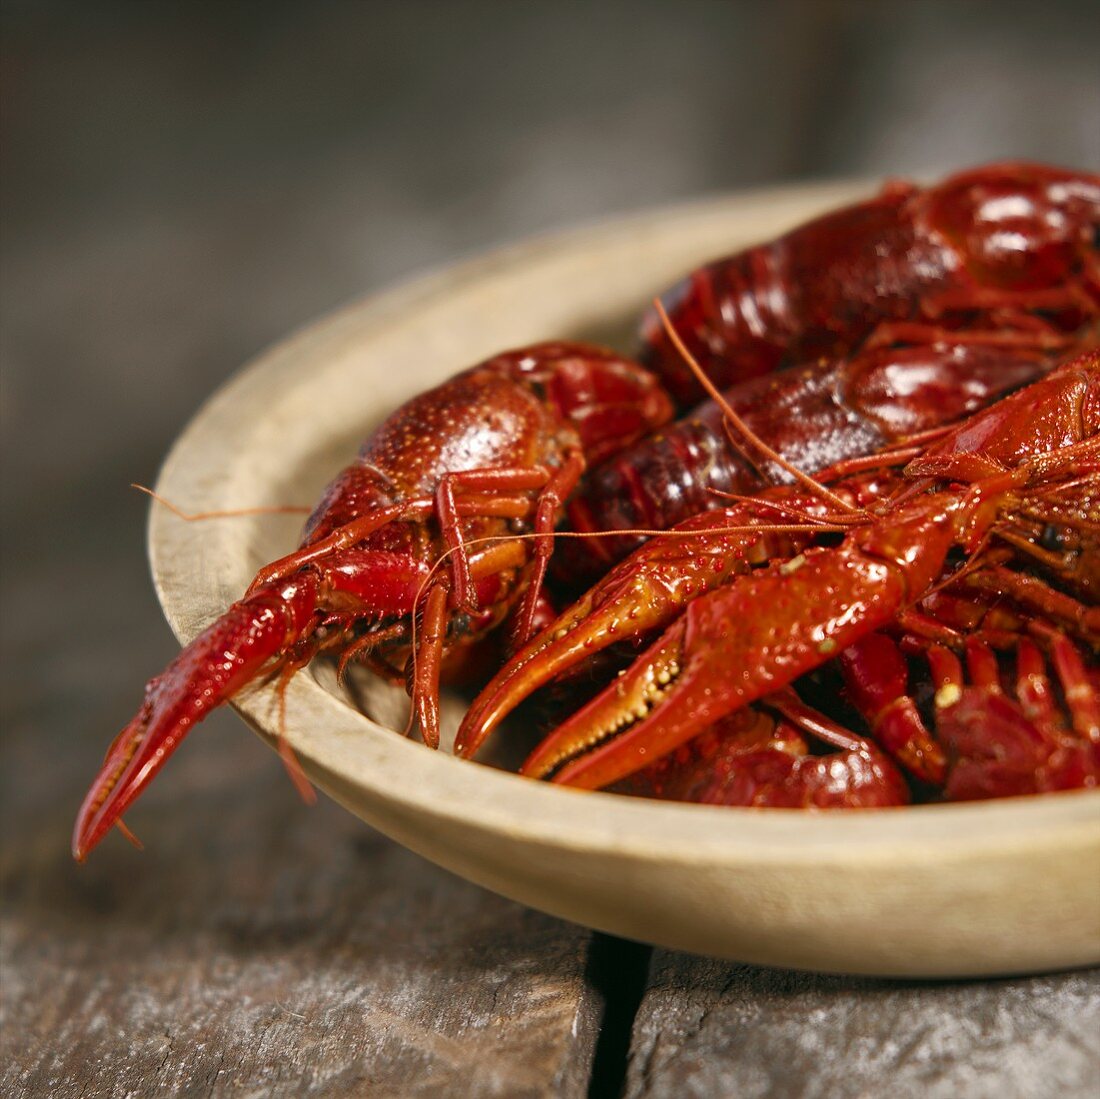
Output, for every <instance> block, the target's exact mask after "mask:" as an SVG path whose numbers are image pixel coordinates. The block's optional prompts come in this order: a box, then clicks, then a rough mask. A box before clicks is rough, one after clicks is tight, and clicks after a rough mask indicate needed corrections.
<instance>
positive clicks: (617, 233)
mask: <svg viewBox="0 0 1100 1099" xmlns="http://www.w3.org/2000/svg"><path fill="white" fill-rule="evenodd" d="M870 189H871V188H870V187H869V186H868V185H859V186H857V185H851V184H845V185H829V186H815V187H799V188H788V189H781V190H770V191H767V192H762V193H756V194H746V195H740V196H734V197H732V198H729V197H727V198H721V199H715V200H710V201H705V202H700V203H697V204H694V205H690V206H684V207H679V208H675V209H671V210H665V211H660V212H657V213H653V214H645V215H640V216H634V217H629V218H623V219H620V220H617V221H614V222H611V223H609V224H606V225H602V226H597V227H594V228H585V229H580V230H577V231H572V232H568V233H560V234H555V235H553V236H547V237H543V238H540V239H535V240H532V241H528V242H525V243H522V244H519V245H516V246H513V247H509V248H506V249H503V250H501V251H498V252H495V253H493V254H491V255H489V256H487V257H485V258H483V259H478V260H474V261H472V262H468V263H464V264H461V265H459V266H456V267H453V268H451V269H448V270H445V271H443V272H441V273H439V274H435V275H432V276H429V277H427V278H422V279H420V280H419V281H417V282H414V283H412V284H411V285H408V286H405V287H402V288H400V289H398V290H395V291H393V292H391V293H388V294H384V295H382V296H380V297H376V298H372V299H370V300H368V301H365V302H362V303H360V304H356V305H353V306H351V307H349V308H346V309H344V310H342V311H341V312H338V313H336V314H334V315H333V316H330V317H328V318H326V319H324V320H322V321H320V322H318V323H317V324H315V325H313V326H312V327H310V328H308V329H306V330H305V331H303V332H300V333H298V334H296V335H294V336H291V337H290V338H289V339H288V340H286V341H285V342H284V343H282V344H280V345H279V346H277V347H276V348H274V349H273V350H271V351H269V352H268V353H266V354H265V355H263V356H262V357H261V358H260V359H259V360H258V361H256V362H254V363H253V364H252V365H251V366H249V367H248V368H247V369H245V370H244V371H243V372H242V373H241V374H240V375H239V376H238V377H236V378H235V379H234V380H233V381H231V382H230V383H229V384H227V385H226V386H225V387H224V388H222V389H221V390H220V391H219V392H218V393H216V394H215V395H214V396H213V397H212V398H211V399H210V401H209V402H208V403H207V404H206V405H205V407H203V409H202V410H201V411H200V412H199V414H198V415H197V416H196V417H195V419H194V420H193V421H192V423H191V424H190V426H189V427H188V428H187V429H186V430H185V431H184V433H183V434H182V436H181V437H180V439H179V440H178V441H177V443H176V445H175V446H174V448H173V449H172V452H171V454H170V455H169V457H168V459H167V461H166V462H165V465H164V468H163V470H162V473H161V477H160V480H159V483H158V486H157V488H158V491H159V492H160V493H162V494H163V495H164V496H165V497H167V498H168V499H170V500H172V501H174V502H175V503H177V504H179V505H181V506H183V507H185V508H189V509H194V510H213V509H226V508H245V507H256V506H262V505H277V504H279V505H281V504H288V503H304V504H312V503H313V502H314V501H315V500H316V499H317V497H318V495H319V493H320V490H321V489H322V487H323V486H324V485H325V484H326V483H327V481H328V480H329V479H330V477H331V476H332V475H333V474H334V473H335V472H336V471H337V470H338V469H339V468H341V467H342V466H343V465H344V464H345V463H346V462H347V461H348V460H349V459H350V458H351V457H352V455H353V454H354V452H355V450H356V449H357V446H358V444H359V442H360V441H361V440H362V439H363V438H364V437H365V436H366V434H367V433H368V431H369V430H371V429H372V428H373V427H374V426H375V425H377V424H378V423H379V422H380V421H381V420H382V419H384V418H385V417H386V416H387V415H389V413H391V412H392V411H393V410H394V409H395V408H396V407H397V406H398V405H399V404H401V403H402V402H403V401H404V400H406V399H407V398H408V397H410V396H412V395H413V394H414V393H416V392H418V391H420V390H423V389H425V388H427V387H429V386H432V385H434V384H436V383H438V382H440V381H442V380H443V379H444V378H446V377H448V376H449V375H451V374H452V373H454V372H455V371H457V370H459V369H461V368H463V367H465V366H468V365H471V364H473V363H474V362H477V361H478V360H480V359H482V358H483V357H485V356H487V355H489V354H490V353H493V352H496V351H498V350H501V349H503V348H507V347H511V346H517V345H520V344H525V343H529V342H531V341H534V340H539V339H545V338H551V337H591V338H596V339H603V340H605V341H613V342H617V343H619V344H620V346H622V347H623V349H624V350H629V349H630V348H631V347H632V340H631V337H630V332H631V330H632V325H633V321H632V318H636V317H637V316H638V315H639V312H640V310H641V308H642V307H643V305H644V304H645V303H646V302H647V301H648V300H649V299H650V298H651V297H652V296H653V294H654V292H655V291H658V290H660V289H662V288H664V287H665V286H667V285H668V284H669V283H670V282H671V281H672V280H674V279H675V278H677V277H679V276H680V275H681V274H683V273H684V272H686V271H687V270H689V269H690V268H692V267H693V266H695V265H696V264H697V263H698V262H700V261H701V260H704V259H707V258H710V257H713V256H714V255H717V254H722V253H724V252H728V251H732V250H734V249H736V248H739V247H741V246H743V245H745V244H748V243H751V242H753V241H757V240H763V239H766V238H769V237H771V236H773V235H775V234H776V233H777V232H780V231H782V230H784V229H786V228H788V227H790V226H792V225H795V224H797V223H798V222H799V221H801V220H804V219H805V218H807V217H809V216H812V215H814V214H816V213H819V212H821V211H823V210H825V209H828V208H829V207H831V206H834V205H837V204H839V203H843V202H847V201H850V200H852V199H853V198H857V197H860V196H862V195H864V194H866V193H868V192H869V190H870ZM300 523H301V520H300V519H299V518H297V517H293V516H256V517H240V518H233V519H220V520H211V521H208V522H201V523H186V522H182V521H180V520H179V519H177V518H176V517H174V516H173V515H171V514H170V513H169V512H168V511H166V510H165V509H162V508H158V507H154V508H153V510H152V513H151V519H150V524H149V551H150V557H151V561H152V568H153V575H154V579H155V582H156V586H157V591H158V594H159V596H160V599H161V603H162V604H163V606H164V610H165V614H166V615H167V617H168V620H169V622H170V623H171V626H172V628H173V630H174V631H175V633H176V635H177V636H178V637H179V638H180V640H181V641H183V642H186V641H189V640H190V639H191V638H192V637H194V636H195V634H196V633H198V632H199V631H200V630H201V629H202V628H203V627H205V626H206V625H207V624H208V623H209V622H210V621H211V620H213V619H214V618H215V617H216V616H217V615H218V614H219V613H220V612H221V611H222V610H224V608H225V607H226V606H227V605H228V604H229V603H230V602H231V601H232V600H233V599H235V598H237V597H238V596H239V595H240V594H241V593H242V592H243V591H244V589H245V587H246V586H247V585H248V582H249V581H250V579H251V578H252V575H253V573H254V572H255V571H256V569H257V568H258V567H259V566H260V565H262V564H263V563H265V562H266V561H268V560H271V559H273V558H275V557H278V556H280V555H282V554H283V553H285V552H288V551H289V550H290V549H291V548H293V546H294V545H295V544H296V541H297V537H298V530H299V527H300ZM318 663H319V662H318ZM398 694H399V693H398ZM364 696H365V698H366V702H365V705H366V706H367V707H368V709H369V711H370V712H371V713H372V714H373V715H374V716H375V717H376V718H377V719H378V720H370V719H368V718H367V717H366V716H364V714H363V713H362V712H360V710H359V709H357V708H356V706H355V705H353V704H352V701H351V699H350V697H349V696H348V695H347V694H346V693H344V692H343V691H342V690H341V689H340V688H338V687H337V686H336V683H335V678H334V676H333V675H332V672H331V669H330V668H329V667H328V666H327V665H321V666H319V667H317V668H316V670H314V669H310V670H308V671H305V672H302V673H299V674H298V675H297V676H296V677H295V678H294V680H293V682H292V683H291V685H290V688H289V690H288V691H287V695H286V732H287V737H288V739H289V741H290V743H291V745H292V747H293V749H294V751H295V752H296V753H297V756H298V758H299V759H300V760H301V762H302V764H303V766H304V767H305V769H306V771H307V772H308V773H309V775H310V777H311V778H312V779H313V781H314V782H315V783H316V784H317V785H318V786H319V787H320V788H321V789H322V790H324V791H325V792H327V793H328V794H329V795H330V796H332V797H333V798H335V799H336V801H338V802H339V803H340V804H342V805H343V806H345V807H346V808H347V809H348V810H350V811H351V812H352V813H355V814H356V815H358V816H359V817H361V818H362V819H363V820H365V821H367V822H368V823H369V824H371V825H373V826H374V827H376V828H378V829H380V830H381V831H383V832H385V833H386V834H387V835H390V836H392V837H393V838H394V839H396V840H397V841H398V842H400V843H402V844H404V845H406V846H407V847H409V848H411V849H412V850H414V851H417V852H419V853H420V854H422V855H424V856H425V857H426V858H428V859H431V860H432V861H434V862H437V863H439V864H440V865H442V866H445V867H447V868H448V869H450V870H452V871H454V872H455V873H457V874H461V875H462V876H464V877H466V878H469V879H470V880H472V881H475V882H478V883H480V884H481V885H483V886H485V887H487V888H489V889H492V890H495V891H497V892H498V893H502V894H504V895H505V896H508V897H512V898H515V899H516V900H519V901H522V902H524V903H525V904H529V905H532V906H534V907H536V908H541V909H544V910H545V911H547V912H551V913H553V914H555V915H558V916H562V917H565V918H567V919H570V920H574V921H576V922H578V923H582V924H587V925H589V926H591V927H595V928H600V929H602V930H605V931H610V932H614V933H615V934H618V935H624V936H627V937H629V938H634V939H640V940H644V941H648V942H651V943H657V944H660V945H663V946H668V947H673V948H680V949H685V950H690V951H695V952H698V953H703V954H714V955H720V956H723V957H728V958H736V959H739V960H742V961H747V962H757V963H765V964H772V965H783V966H793V967H799V968H806V969H821V970H830V971H845V972H851V973H865V974H880V975H901V976H923V977H933V976H970V975H978V974H1004V973H1023V972H1032V971H1037V970H1049V969H1054V968H1061V967H1068V966H1079V965H1084V964H1088V963H1096V962H1100V792H1096V791H1086V792H1076V793H1068V794H1060V795H1052V796H1046V797H1036V798H1021V799H1011V800H1004V801H998V802H985V803H971V804H961V805H953V806H920V807H915V808H907V809H893V810H863V811H849V812H831V813H828V812H822V813H809V812H799V811H791V810H767V809H764V810H759V809H719V808H711V807H705V806H688V805H680V804H671V803H656V802H651V801H642V800H635V799H631V798H627V797H618V796H614V795H609V794H600V793H585V792H579V791H574V790H569V789H564V788H560V787H556V786H549V785H546V784H542V783H537V782H533V781H529V780H527V779H522V778H519V777H517V776H514V775H512V774H508V773H505V772H503V771H499V770H495V769H493V768H491V767H487V766H482V765H479V764H475V763H469V762H464V761H461V760H457V759H455V758H453V757H452V756H450V755H449V754H447V753H446V752H438V753H437V752H432V751H430V750H428V749H427V748H425V747H423V746H422V745H421V744H419V743H416V742H414V741H411V740H406V739H404V738H403V737H401V736H399V735H396V734H395V733H394V732H393V731H391V730H392V729H393V728H401V727H402V726H403V723H404V718H405V713H406V710H405V707H406V706H407V700H405V699H404V697H403V696H399V697H395V695H394V693H393V691H392V689H386V690H376V689H373V688H368V689H366V690H365V692H364ZM457 705H459V704H458V703H456V702H455V700H449V701H448V707H449V710H448V718H449V722H450V724H451V726H452V727H453V723H454V720H455V708H456V706H457ZM236 706H237V709H238V710H239V711H240V713H241V714H242V715H243V716H244V718H245V719H246V720H247V721H248V722H249V724H251V725H252V726H253V727H254V728H256V729H257V730H259V731H260V732H262V733H264V735H265V736H266V737H267V739H268V740H269V742H270V741H271V737H270V730H272V729H273V728H275V727H276V721H277V718H276V713H277V710H276V707H275V699H274V695H273V689H272V688H270V687H265V688H259V689H254V690H251V691H249V692H248V693H246V694H244V695H242V696H241V697H240V698H239V699H238V700H237V703H236ZM387 726H388V727H387ZM170 776H171V767H169V770H168V775H167V776H165V780H166V781H170V780H171V779H170Z"/></svg>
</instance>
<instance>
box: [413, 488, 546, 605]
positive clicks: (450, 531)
mask: <svg viewBox="0 0 1100 1099" xmlns="http://www.w3.org/2000/svg"><path fill="white" fill-rule="evenodd" d="M550 476H551V475H550V473H549V472H548V471H547V470H546V469H544V468H543V467H542V466H534V467H532V468H530V469H467V470H461V471H459V472H455V473H444V474H443V476H442V477H440V478H439V487H438V488H437V489H436V492H435V507H436V513H437V515H438V517H439V528H440V532H441V533H442V535H443V542H444V545H446V547H447V550H448V551H449V552H450V554H451V574H452V578H453V581H454V593H455V602H456V603H457V604H458V605H459V606H460V607H463V608H465V609H466V610H469V611H474V610H477V600H476V598H475V596H474V593H473V589H472V588H471V586H470V560H469V555H468V553H467V551H466V547H465V544H464V543H463V541H462V528H461V526H460V524H459V517H460V516H462V515H468V516H469V515H495V516H500V517H503V518H510V519H522V518H523V517H524V516H526V515H528V514H529V513H530V510H531V501H530V500H529V499H528V498H527V497H526V496H508V495H504V494H505V493H509V492H511V493H516V492H525V491H530V490H532V489H541V488H543V487H544V486H545V485H546V483H547V481H549V480H550ZM459 492H462V493H477V494H478V495H477V496H476V497H469V498H467V499H464V500H461V501H459V500H458V499H457V498H456V497H457V494H458V493H459Z"/></svg>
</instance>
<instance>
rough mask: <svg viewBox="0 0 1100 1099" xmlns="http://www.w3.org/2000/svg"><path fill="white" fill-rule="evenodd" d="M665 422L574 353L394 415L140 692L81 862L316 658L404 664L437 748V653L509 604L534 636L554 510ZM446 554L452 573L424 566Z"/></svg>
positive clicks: (649, 403)
mask: <svg viewBox="0 0 1100 1099" xmlns="http://www.w3.org/2000/svg"><path fill="white" fill-rule="evenodd" d="M671 412H672V409H671V404H670V402H669V400H668V398H667V397H666V396H665V395H664V393H663V391H662V390H661V388H660V386H659V385H658V384H657V383H656V382H655V380H654V379H653V377H652V376H651V375H650V374H649V373H648V372H647V371H645V370H643V369H642V368H640V367H638V366H636V365H635V364H634V363H631V362H629V361H627V360H624V359H622V358H621V357H620V356H618V355H616V354H615V353H613V352H611V351H607V350H604V349H601V348H597V347H592V346H588V345H584V344H575V343H545V344H539V345H535V346H532V347H529V348H524V349H521V350H517V351H512V352H509V353H506V354H501V355H498V356H496V357H494V358H492V359H489V360H488V361H486V362H484V363H482V364H480V365H479V366H475V367H473V368H472V369H470V370H467V371H465V372H463V373H461V374H458V375H457V376H455V377H453V378H452V379H451V380H449V381H447V382H445V383H444V384H442V385H440V386H438V387H437V388H435V389H432V390H429V391H427V392H426V393H423V394H421V395H420V396H418V397H416V398H414V399H413V400H412V401H410V402H409V403H408V404H406V405H404V406H403V407H402V408H401V409H400V410H398V411H397V412H396V413H395V414H394V415H392V416H391V417H390V418H389V419H388V420H387V421H386V422H385V423H383V424H382V426H381V427H380V428H379V429H378V430H377V431H375V432H374V434H373V435H371V437H370V438H369V439H368V440H367V441H366V443H365V444H364V445H363V447H362V449H361V450H360V452H359V455H358V458H357V459H356V460H355V461H354V462H353V463H352V464H351V465H350V466H348V467H347V468H346V469H344V470H343V471H342V472H341V473H340V474H339V475H338V476H337V477H336V478H335V480H333V481H332V483H331V484H330V485H329V487H328V489H327V490H326V491H325V493H324V496H323V498H322V500H321V502H320V504H319V505H318V507H317V508H316V510H315V511H314V512H313V514H312V516H311V517H310V518H309V520H308V521H307V523H306V527H305V533H304V536H303V539H302V543H301V546H300V547H299V549H297V550H296V551H295V552H293V553H291V554H289V555H288V556H286V557H284V558H282V559H280V560H278V561H275V562H273V563H272V564H270V565H268V566H266V567H265V568H263V569H261V570H260V572H259V573H258V575H257V576H256V578H255V580H254V581H253V583H252V585H251V587H250V588H249V590H248V592H247V593H246V594H245V596H244V597H243V598H242V599H241V600H239V601H238V602H236V603H234V604H233V605H232V606H231V607H230V608H229V609H228V610H227V611H226V612H225V614H223V615H222V616H221V617H220V618H219V619H218V620H217V621H216V622H215V623H214V624H213V625H211V626H210V627H209V628H208V629H206V630H205V631H204V632H203V633H202V634H200V635H199V636H198V637H197V638H196V639H195V640H194V641H193V642H192V643H191V644H190V645H188V646H187V647H186V648H185V649H184V650H183V651H182V652H181V653H180V654H179V656H178V657H177V658H176V659H175V660H174V661H173V662H172V663H171V664H170V665H169V667H168V668H167V669H166V670H165V671H164V672H163V673H162V674H161V675H159V676H157V677H156V678H155V679H152V680H150V682H149V683H148V684H147V686H146V689H145V701H144V703H143V705H142V707H141V709H140V710H139V712H138V714H137V716H136V717H135V718H134V719H133V720H132V721H131V722H130V724H129V725H127V726H126V728H124V729H123V730H122V732H121V734H120V735H119V736H118V738H117V739H116V740H115V741H114V743H113V744H112V746H111V748H110V750H109V751H108V753H107V757H106V760H105V762H104V764H103V766H102V768H101V770H100V772H99V774H98V775H97V777H96V779H95V782H94V783H93V785H92V787H91V789H90V791H89V792H88V795H87V797H86V798H85V801H84V804H83V805H82V806H81V809H80V813H79V815H78V817H77V821H76V827H75V830H74V834H73V853H74V855H75V856H76V858H77V859H83V858H84V857H85V856H86V855H87V854H88V852H89V851H90V850H91V849H92V848H93V847H94V846H95V845H96V844H97V843H98V842H99V841H100V840H101V839H102V838H103V836H104V835H105V834H106V832H107V831H108V830H109V829H110V828H111V827H112V825H113V824H115V823H116V822H120V817H121V814H122V813H123V812H124V811H125V810H126V809H127V807H128V806H129V805H130V804H131V803H132V802H133V801H134V799H135V798H136V797H137V796H138V795H139V793H140V792H141V791H142V789H144V787H145V786H146V785H147V784H148V782H149V781H150V780H151V778H152V777H153V775H154V774H155V773H156V772H157V771H158V770H159V768H160V767H161V766H162V765H163V763H164V762H165V760H166V759H167V757H168V755H169V754H170V753H171V752H172V751H173V750H174V749H175V747H176V746H177V745H178V743H179V742H180V740H181V739H182V738H183V737H184V736H185V735H186V734H187V732H188V731H189V730H190V729H191V728H192V727H193V726H194V725H195V724H196V723H197V722H199V721H201V720H202V719H203V718H204V717H205V716H206V714H207V713H209V712H210V710H212V709H214V708H215V707H217V706H219V705H221V704H222V703H224V702H225V701H227V700H228V699H230V698H231V697H232V696H233V695H234V694H236V693H237V692H238V691H240V690H241V689H242V688H243V687H245V686H246V685H248V684H249V683H251V682H253V681H254V680H256V679H258V678H259V677H261V676H270V675H275V674H278V675H283V676H286V675H289V674H291V673H292V672H293V671H294V670H296V669H298V668H301V667H303V666H304V665H305V664H307V663H308V662H309V661H310V659H312V657H313V656H315V655H316V654H318V653H321V652H335V653H342V654H343V658H344V660H347V659H352V658H365V659H366V660H367V661H368V662H369V663H371V664H372V665H373V666H374V667H375V669H376V670H378V671H380V672H381V673H382V674H384V675H386V676H387V677H389V678H391V679H398V680H400V679H402V678H404V677H405V675H406V667H407V665H409V664H412V665H413V666H414V667H415V673H414V675H413V676H412V681H411V683H410V690H411V693H412V695H413V702H414V710H415V713H416V715H417V717H418V719H419V723H420V726H421V731H422V733H423V735H424V739H425V741H427V742H428V743H432V744H435V743H438V709H437V706H438V683H439V675H440V668H441V664H442V661H443V658H444V656H445V655H446V654H448V653H453V652H456V651H457V650H460V649H462V648H464V647H468V646H470V645H471V644H472V643H473V642H475V641H476V640H477V639H479V638H481V637H483V636H484V635H485V634H486V633H487V632H488V631H489V630H490V629H492V628H493V627H494V626H496V625H497V624H499V623H500V622H501V620H502V619H503V618H504V617H505V615H507V614H508V613H509V610H510V609H512V608H516V610H515V613H516V614H517V616H518V623H519V624H518V627H517V629H518V635H519V636H520V637H523V635H524V634H525V633H528V632H530V629H531V626H532V623H533V622H534V619H535V614H536V610H537V607H538V596H539V590H540V587H541V582H542V578H543V575H544V573H545V570H546V563H547V560H548V557H549V553H550V532H551V531H552V530H553V527H554V525H555V523H556V521H557V518H558V515H559V512H560V510H561V504H562V501H563V500H564V498H565V497H566V496H567V495H568V493H569V492H570V491H571V489H572V488H573V487H574V485H575V484H576V482H577V479H578V478H579V477H580V475H581V473H582V471H583V470H584V468H585V466H586V465H587V464H588V463H589V462H592V461H599V460H600V459H602V458H605V457H606V456H607V455H608V454H609V453H610V452H611V451H612V450H613V449H614V448H615V447H617V446H621V445H623V444H624V443H626V442H629V441H633V440H635V439H637V438H639V437H641V436H642V435H644V434H646V433H648V432H649V431H651V430H652V429H653V428H654V427H656V426H658V425H659V424H661V423H662V422H664V421H665V420H667V419H668V417H669V416H670V415H671ZM525 535H534V536H535V537H524V536H525ZM467 543H470V544H469V545H468V544H467ZM444 554H449V564H448V567H445V568H436V569H434V570H433V565H435V564H436V562H437V561H438V560H439V559H440V557H441V556H442V555H444ZM517 604H518V605H517ZM416 619H419V629H418V631H417V643H416V648H415V653H413V654H411V653H410V649H411V645H412V640H413V631H414V620H416ZM413 658H414V659H413Z"/></svg>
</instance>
